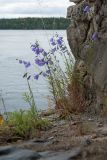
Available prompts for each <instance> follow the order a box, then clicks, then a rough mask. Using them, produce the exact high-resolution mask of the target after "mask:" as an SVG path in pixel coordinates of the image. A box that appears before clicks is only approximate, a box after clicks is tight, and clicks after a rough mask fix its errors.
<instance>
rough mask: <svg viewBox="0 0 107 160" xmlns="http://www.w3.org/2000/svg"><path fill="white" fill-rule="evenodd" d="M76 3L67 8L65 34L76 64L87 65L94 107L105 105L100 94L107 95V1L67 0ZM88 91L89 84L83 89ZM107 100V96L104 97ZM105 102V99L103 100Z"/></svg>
mask: <svg viewBox="0 0 107 160" xmlns="http://www.w3.org/2000/svg"><path fill="white" fill-rule="evenodd" d="M70 2H74V3H75V5H73V6H70V7H68V11H67V17H68V18H70V19H71V24H70V26H69V28H68V29H67V37H68V42H69V45H70V48H71V50H72V53H73V55H74V57H75V60H76V64H75V66H78V65H79V63H80V62H81V61H83V62H84V64H85V65H86V68H87V74H85V75H84V76H83V78H84V79H83V81H85V80H86V79H87V78H86V77H91V81H90V80H89V79H90V78H89V79H88V80H87V81H88V82H89V81H90V83H92V85H91V84H90V85H89V86H91V87H92V89H91V90H90V91H89V92H91V91H92V90H94V91H93V92H92V93H91V94H93V96H92V97H94V102H95V103H96V106H97V107H99V106H100V105H102V103H103V106H106V105H107V104H106V103H105V102H102V97H105V96H107V0H70ZM86 90H88V87H87V88H86ZM105 99H107V98H105ZM106 101H107V100H106Z"/></svg>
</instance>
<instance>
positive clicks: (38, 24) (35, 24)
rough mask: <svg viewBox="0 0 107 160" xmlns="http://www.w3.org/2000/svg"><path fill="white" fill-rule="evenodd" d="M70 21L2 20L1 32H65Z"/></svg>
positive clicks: (48, 19)
mask: <svg viewBox="0 0 107 160" xmlns="http://www.w3.org/2000/svg"><path fill="white" fill-rule="evenodd" d="M69 24H70V20H69V19H67V18H63V17H60V18H15V19H5V18H4V19H0V30H65V29H67V28H68V26H69Z"/></svg>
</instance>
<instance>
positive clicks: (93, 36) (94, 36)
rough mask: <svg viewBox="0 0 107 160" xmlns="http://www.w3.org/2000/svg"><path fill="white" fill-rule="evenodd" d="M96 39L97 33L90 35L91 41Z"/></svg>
mask: <svg viewBox="0 0 107 160" xmlns="http://www.w3.org/2000/svg"><path fill="white" fill-rule="evenodd" d="M97 38H98V34H97V32H95V33H94V34H93V35H92V40H94V41H95V40H97Z"/></svg>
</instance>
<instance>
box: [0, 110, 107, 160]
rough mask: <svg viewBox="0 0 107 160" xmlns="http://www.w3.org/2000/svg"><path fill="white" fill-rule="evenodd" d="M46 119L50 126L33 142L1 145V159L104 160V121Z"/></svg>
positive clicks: (106, 129) (106, 136)
mask: <svg viewBox="0 0 107 160" xmlns="http://www.w3.org/2000/svg"><path fill="white" fill-rule="evenodd" d="M47 118H48V119H49V120H50V121H51V123H52V125H51V127H50V128H49V129H47V130H46V131H39V132H38V134H37V137H36V138H35V139H32V140H29V141H22V140H17V142H14V143H9V142H8V143H7V144H6V145H4V143H2V144H1V145H2V146H1V147H0V160H10V159H11V160H25V159H26V160H36V159H40V160H45V159H46V160H48V159H49V160H101V159H102V160H106V159H107V157H106V156H107V123H106V121H107V120H106V118H105V119H104V118H101V117H99V118H95V117H89V116H86V115H72V116H71V117H69V118H67V120H61V119H60V118H59V116H58V115H57V114H56V113H55V114H52V115H50V116H47Z"/></svg>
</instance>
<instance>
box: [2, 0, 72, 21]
mask: <svg viewBox="0 0 107 160" xmlns="http://www.w3.org/2000/svg"><path fill="white" fill-rule="evenodd" d="M72 4H73V3H70V2H69V0H0V18H16V17H47V16H48V17H53V16H54V17H56V16H57V17H66V10H67V7H68V6H69V5H72Z"/></svg>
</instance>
